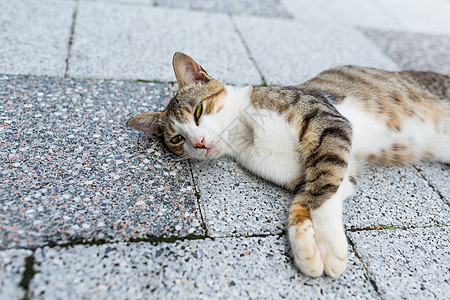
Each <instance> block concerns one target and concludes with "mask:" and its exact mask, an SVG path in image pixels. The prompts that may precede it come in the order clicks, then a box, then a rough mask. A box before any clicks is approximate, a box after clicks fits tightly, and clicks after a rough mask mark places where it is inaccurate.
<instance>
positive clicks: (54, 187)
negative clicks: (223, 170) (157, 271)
mask: <svg viewBox="0 0 450 300" xmlns="http://www.w3.org/2000/svg"><path fill="white" fill-rule="evenodd" d="M171 96H172V93H171V92H170V90H169V85H162V84H154V83H150V84H149V83H138V82H114V81H106V82H105V81H84V80H75V79H64V80H58V79H48V78H29V77H13V76H10V78H8V77H7V76H6V77H2V80H0V107H1V108H0V122H1V126H0V201H1V203H2V205H1V208H0V210H1V214H2V222H1V223H0V246H3V247H14V246H22V247H34V246H39V245H44V244H46V243H48V242H49V241H53V242H64V241H67V240H71V239H75V238H76V239H89V240H92V239H111V240H128V239H130V238H133V237H145V236H147V235H162V234H167V235H172V234H176V235H178V236H184V235H187V234H190V233H192V234H203V233H204V232H203V229H202V227H201V217H200V213H199V210H198V203H197V199H196V196H195V191H194V186H193V182H192V179H191V173H190V169H189V165H188V164H187V163H186V162H180V161H178V160H177V157H176V156H175V155H173V154H171V153H169V152H168V151H167V150H166V149H165V148H164V147H163V146H162V143H161V142H159V141H158V140H157V139H152V140H149V139H148V138H147V137H146V136H144V135H141V134H139V133H137V132H134V131H131V130H130V129H129V128H127V127H126V125H125V122H126V121H127V119H128V118H129V117H131V116H132V115H135V114H138V113H143V112H145V111H153V110H161V109H162V108H163V107H165V106H166V105H167V103H168V101H169V100H170V97H171Z"/></svg>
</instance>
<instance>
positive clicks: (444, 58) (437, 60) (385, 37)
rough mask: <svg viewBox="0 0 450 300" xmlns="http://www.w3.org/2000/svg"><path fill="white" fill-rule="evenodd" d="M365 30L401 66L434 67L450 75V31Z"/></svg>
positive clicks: (418, 69)
mask: <svg viewBox="0 0 450 300" xmlns="http://www.w3.org/2000/svg"><path fill="white" fill-rule="evenodd" d="M449 17H450V16H449ZM362 32H363V33H364V34H365V35H366V36H367V37H368V38H369V39H370V40H371V41H372V42H373V43H374V44H376V45H377V46H378V47H379V48H380V49H381V50H383V52H384V53H386V54H387V55H388V56H389V57H390V58H391V59H392V60H393V61H395V62H396V63H397V64H398V65H399V66H400V67H401V69H405V70H416V71H434V72H440V73H443V74H447V75H450V51H448V49H450V36H449V35H430V34H420V33H411V32H392V31H390V32H388V31H380V30H369V29H364V30H362Z"/></svg>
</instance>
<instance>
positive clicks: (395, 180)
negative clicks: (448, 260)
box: [344, 166, 450, 228]
mask: <svg viewBox="0 0 450 300" xmlns="http://www.w3.org/2000/svg"><path fill="white" fill-rule="evenodd" d="M430 168H431V166H430ZM443 180H445V179H443ZM447 180H448V177H447ZM344 224H345V225H346V226H347V228H366V227H377V226H378V225H381V226H392V225H396V226H406V227H410V226H416V227H417V226H418V227H423V226H430V225H436V224H447V225H448V224H450V209H449V206H448V205H447V204H446V203H445V202H444V201H443V200H442V199H441V197H440V196H439V195H438V194H437V193H436V192H435V191H434V190H433V188H432V187H430V186H429V185H428V183H427V181H426V180H424V179H423V178H422V176H421V175H420V174H419V173H418V172H417V170H416V169H415V168H414V167H413V166H407V167H371V168H367V169H365V170H364V171H363V172H362V175H361V179H360V182H359V186H358V191H357V193H356V195H355V196H354V197H353V198H351V199H348V200H347V201H346V203H345V205H344Z"/></svg>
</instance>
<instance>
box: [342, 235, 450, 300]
mask: <svg viewBox="0 0 450 300" xmlns="http://www.w3.org/2000/svg"><path fill="white" fill-rule="evenodd" d="M449 234H450V230H449V228H448V227H442V228H420V229H419V228H418V229H411V230H402V229H389V230H376V231H373V230H370V231H360V232H351V233H350V239H351V240H352V241H353V243H354V244H355V249H356V252H357V253H358V255H359V257H361V258H362V261H363V264H364V266H365V267H366V268H367V270H368V272H369V276H370V277H371V278H372V279H374V281H375V283H376V285H377V287H378V292H379V293H380V294H381V296H382V297H383V298H384V299H447V298H448V291H449V289H450V283H449V282H450V275H449V272H448V270H449V268H450V263H449V252H448V249H449V246H450V244H449Z"/></svg>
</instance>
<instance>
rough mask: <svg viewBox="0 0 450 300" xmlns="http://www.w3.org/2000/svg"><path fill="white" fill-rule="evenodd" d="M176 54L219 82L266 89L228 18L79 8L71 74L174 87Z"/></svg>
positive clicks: (90, 5) (100, 5)
mask: <svg viewBox="0 0 450 300" xmlns="http://www.w3.org/2000/svg"><path fill="white" fill-rule="evenodd" d="M177 51H182V52H185V53H186V54H188V55H190V56H192V57H193V58H194V59H196V60H197V61H198V62H199V63H200V64H201V65H202V66H203V67H204V68H205V70H207V71H208V73H209V74H210V75H211V76H213V77H215V78H217V79H218V80H221V81H224V82H227V83H234V84H244V83H251V84H258V83H261V76H260V74H259V73H258V70H257V69H256V66H255V65H254V63H253V62H252V61H251V59H250V58H249V57H248V54H247V51H246V49H245V46H244V45H243V43H242V42H241V39H240V37H239V35H238V33H237V32H236V30H235V28H234V26H233V24H232V22H231V21H230V18H229V17H228V16H227V15H225V14H215V13H204V12H196V11H186V10H176V9H168V8H159V7H152V6H147V5H125V4H117V3H104V2H80V3H79V8H78V14H77V26H76V30H75V35H74V39H73V46H72V51H71V58H70V61H69V74H70V76H73V77H83V78H86V77H88V78H102V79H103V78H112V79H133V80H134V79H146V80H158V81H175V75H174V74H173V69H172V57H173V55H174V53H175V52H177Z"/></svg>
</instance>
